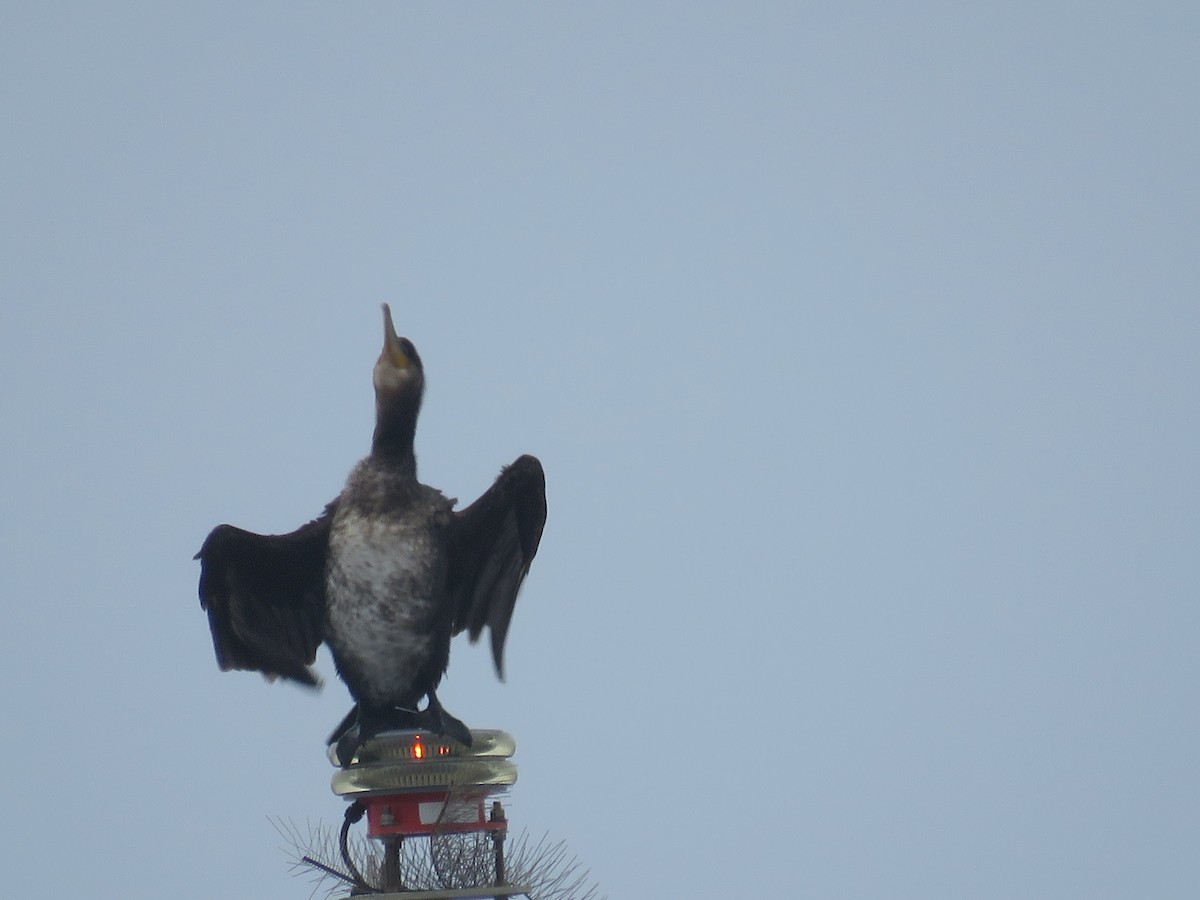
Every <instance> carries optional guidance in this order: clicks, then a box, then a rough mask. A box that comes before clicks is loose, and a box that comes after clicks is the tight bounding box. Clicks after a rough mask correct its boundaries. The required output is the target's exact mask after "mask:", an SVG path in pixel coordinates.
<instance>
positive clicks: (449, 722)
mask: <svg viewBox="0 0 1200 900" xmlns="http://www.w3.org/2000/svg"><path fill="white" fill-rule="evenodd" d="M417 718H418V719H419V720H420V727H421V728H424V729H425V730H426V731H432V732H433V733H434V734H441V735H445V736H446V737H448V738H451V739H452V740H456V741H458V742H459V743H460V744H462V745H463V746H464V747H470V746H471V744H472V743H474V739H473V738H472V737H471V729H469V728H468V727H467V726H466V725H464V724H463V721H462V720H461V719H456V718H455V717H454V716H452V715H450V713H448V712H446V710H445V708H444V707H443V706H442V704H441V702H440V701H439V700H438V698H437V694H435V693H434V692H433V691H430V692H429V704H428V705H427V706H426V707H425V708H424V709H423V710H421V711H420V712H419V713H417Z"/></svg>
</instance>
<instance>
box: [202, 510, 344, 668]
mask: <svg viewBox="0 0 1200 900" xmlns="http://www.w3.org/2000/svg"><path fill="white" fill-rule="evenodd" d="M336 508H337V500H334V501H333V502H332V503H330V504H329V505H328V506H326V507H325V511H324V512H323V513H322V514H321V515H320V516H319V517H318V518H316V519H314V520H313V521H311V522H309V523H308V524H307V525H303V526H301V527H300V528H297V529H296V530H295V531H293V532H291V533H290V534H254V533H253V532H250V531H243V530H242V529H241V528H234V527H233V526H232V525H218V526H217V527H216V528H214V529H213V530H212V532H211V533H210V534H209V535H208V537H207V538H206V539H205V541H204V546H203V547H201V548H200V552H199V553H197V554H196V559H198V560H200V606H201V608H203V609H205V610H207V612H208V624H209V627H210V628H211V629H212V637H213V649H214V650H215V651H216V654H217V665H219V666H220V667H221V670H222V671H228V670H229V669H251V670H254V671H257V672H262V673H263V674H264V675H266V676H267V678H269V679H272V680H273V679H275V678H291V679H292V680H294V681H298V682H300V683H301V684H306V685H311V686H314V687H315V686H317V685H319V684H320V679H319V678H318V677H317V675H316V673H314V672H313V671H312V670H311V669H309V668H308V667H309V666H310V665H312V663H313V661H314V660H315V659H316V654H317V647H318V646H320V644H321V640H322V622H323V620H324V614H325V555H326V552H327V550H328V546H329V526H330V524H331V523H332V521H333V513H334V510H335V509H336Z"/></svg>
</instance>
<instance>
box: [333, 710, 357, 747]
mask: <svg viewBox="0 0 1200 900" xmlns="http://www.w3.org/2000/svg"><path fill="white" fill-rule="evenodd" d="M357 724H358V704H357V703H355V704H354V705H353V706H352V707H350V712H348V713H346V715H345V716H344V717H343V718H342V721H341V722H339V723H338V727H337V728H335V729H333V733H332V734H330V735H329V737H327V738H326V739H325V746H327V747H328V746H330V745H331V744H336V743H338V741H340V740H341V739H342V738H343V737H345V736H346V732H347V731H349V730H350V729H351V728H353V727H354V726H355V725H357Z"/></svg>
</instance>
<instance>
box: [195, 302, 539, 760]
mask: <svg viewBox="0 0 1200 900" xmlns="http://www.w3.org/2000/svg"><path fill="white" fill-rule="evenodd" d="M383 317H384V344H383V353H382V354H381V355H380V357H379V361H378V362H377V363H376V364H375V371H374V382H375V434H374V437H373V439H372V441H371V452H370V454H369V455H368V456H367V457H366V458H365V459H363V460H362V461H361V462H359V463H358V465H356V466H355V467H354V469H353V470H352V471H351V472H350V475H349V477H348V478H347V479H346V485H345V487H344V488H343V489H342V492H341V494H339V495H338V497H337V498H336V499H335V500H333V502H331V503H330V504H329V505H328V506H326V507H325V510H324V512H323V513H322V514H321V515H320V516H319V517H318V518H316V519H314V520H313V521H311V522H309V523H308V524H307V525H303V526H301V527H300V528H298V529H297V530H295V531H293V532H291V533H290V534H281V535H261V534H254V533H252V532H249V531H243V530H242V529H240V528H235V527H233V526H232V525H219V526H217V527H216V528H214V529H213V530H212V532H211V533H210V534H209V535H208V537H207V539H206V540H205V541H204V546H203V547H201V548H200V552H199V553H197V554H196V558H197V559H199V560H200V605H201V607H203V608H204V609H205V610H207V612H208V621H209V626H210V627H211V629H212V637H213V648H214V649H215V650H216V656H217V663H218V665H219V666H220V667H221V669H222V670H228V669H251V670H255V671H259V672H262V673H263V674H264V675H266V676H267V678H268V679H271V680H274V679H275V678H289V679H292V680H294V681H297V682H300V683H302V684H306V685H311V686H317V685H318V684H319V679H318V678H317V677H316V675H315V674H314V673H313V671H312V670H311V669H310V668H309V666H311V665H312V663H313V661H314V660H315V658H316V651H317V647H318V646H319V645H320V644H321V642H322V641H324V642H325V643H326V644H328V645H329V649H330V651H331V652H332V654H333V659H334V662H335V663H336V665H337V671H338V674H339V675H340V676H341V678H342V680H343V681H345V683H346V686H347V687H348V688H349V689H350V693H351V695H352V696H353V697H354V700H355V707H354V709H352V710H351V711H350V713H349V714H348V715H347V716H346V718H345V720H344V721H343V722H342V724H341V725H339V726H338V728H337V729H336V730H335V731H334V733H333V734H332V735H331V737H330V743H336V745H337V755H338V758H339V760H340V761H341V762H342V763H343V764H344V765H345V764H348V763H349V762H350V760H351V759H352V758H353V756H354V751H355V750H356V749H357V747H358V746H359V745H360V744H361V743H362V742H363V741H365V740H367V739H368V738H369V737H372V736H373V735H375V734H377V733H379V732H380V731H383V730H385V729H387V728H392V727H420V728H427V729H429V730H431V731H436V732H438V733H441V734H446V735H448V736H450V737H453V738H455V739H456V740H459V741H461V742H462V743H464V744H468V745H469V744H470V743H471V734H470V731H469V730H468V729H467V728H466V726H465V725H464V724H463V723H462V722H461V721H459V720H458V719H456V718H454V717H453V716H451V715H450V714H448V713H447V712H446V711H445V710H444V709H443V708H442V706H441V704H440V703H439V702H438V699H437V694H436V688H437V686H438V683H439V682H440V681H441V678H442V675H443V674H444V673H445V671H446V665H447V663H448V661H449V657H450V638H451V637H452V636H453V635H456V634H458V633H459V632H462V631H466V632H467V633H468V634H469V635H470V637H471V640H472V642H474V641H475V640H476V639H477V638H478V637H479V635H480V634H481V632H482V631H483V628H484V627H485V626H486V627H487V628H488V630H489V631H490V632H491V645H492V659H493V661H494V662H495V665H496V673H497V675H498V676H499V677H500V678H503V677H504V639H505V636H506V635H507V634H508V626H509V623H510V621H511V620H512V613H513V605H514V603H515V602H516V599H517V591H518V590H519V589H520V587H521V582H522V580H523V579H524V578H525V575H526V573H528V571H529V564H530V562H532V560H533V557H534V554H535V553H536V552H537V548H538V542H539V541H540V539H541V535H542V526H543V525H544V524H545V521H546V481H545V476H544V474H543V472H542V465H541V463H540V462H538V460H537V459H536V458H535V457H533V456H521V457H519V458H518V459H517V460H516V461H515V462H514V463H513V464H512V465H510V466H507V467H505V468H504V469H503V470H502V471H501V473H500V476H499V477H498V478H497V479H496V482H495V484H493V485H492V486H491V487H490V488H489V489H488V490H487V491H486V492H485V493H484V494H483V496H481V497H480V498H479V499H478V500H476V501H475V502H474V503H472V504H471V505H470V506H468V507H466V508H465V509H462V510H458V511H455V510H454V504H455V502H456V501H454V500H452V499H449V498H447V497H446V496H444V495H443V494H442V493H441V491H438V490H436V489H435V488H431V487H428V486H426V485H423V484H421V483H420V482H419V481H417V463H416V457H415V455H414V453H413V436H414V434H415V432H416V425H417V414H418V413H419V411H420V407H421V398H422V395H423V393H424V389H425V375H424V370H423V369H422V367H421V358H420V357H419V356H418V355H417V351H416V348H415V347H414V346H413V345H412V342H411V341H409V340H408V339H407V338H402V337H399V336H397V334H396V331H395V328H394V326H393V324H392V314H391V310H390V309H389V308H388V306H387V304H384V307H383ZM425 698H427V704H426V706H425V708H424V709H422V710H420V711H418V706H419V704H420V701H421V700H422V699H425Z"/></svg>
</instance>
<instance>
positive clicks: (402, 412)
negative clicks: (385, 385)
mask: <svg viewBox="0 0 1200 900" xmlns="http://www.w3.org/2000/svg"><path fill="white" fill-rule="evenodd" d="M420 411H421V396H420V394H416V395H415V396H414V394H412V393H403V394H392V395H391V396H377V397H376V398H375V435H374V437H372V438H371V455H372V456H375V457H378V458H381V459H386V460H387V461H388V462H390V463H392V464H393V465H395V464H399V465H401V466H403V467H404V468H405V469H407V471H408V473H409V474H410V475H411V476H412V477H413V478H416V477H417V457H416V454H415V453H414V452H413V438H414V437H416V433H417V414H418V413H419V412H420Z"/></svg>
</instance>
